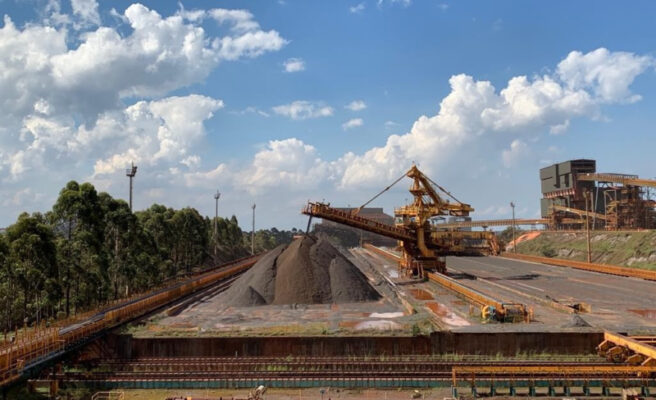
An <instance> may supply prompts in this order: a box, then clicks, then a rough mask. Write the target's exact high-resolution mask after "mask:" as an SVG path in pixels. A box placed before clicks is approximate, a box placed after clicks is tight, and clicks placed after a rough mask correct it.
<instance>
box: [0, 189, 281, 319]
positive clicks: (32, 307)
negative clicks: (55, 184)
mask: <svg viewBox="0 0 656 400" xmlns="http://www.w3.org/2000/svg"><path fill="white" fill-rule="evenodd" d="M261 232H262V233H260V232H258V235H257V236H258V251H260V250H265V249H269V248H271V247H270V246H272V245H274V244H276V243H278V242H280V241H282V240H285V239H289V240H291V234H288V233H283V232H278V231H276V230H272V231H261ZM249 249H250V245H249V246H248V247H247V246H246V244H245V241H244V234H243V232H242V231H241V229H240V228H239V224H238V222H237V219H236V218H235V217H234V216H233V217H232V218H230V219H223V218H218V219H217V220H216V221H210V220H209V219H207V218H203V217H202V216H201V215H200V214H199V213H198V211H196V210H195V209H193V208H184V209H181V210H174V209H172V208H167V207H165V206H163V205H159V204H154V205H153V206H151V207H150V208H149V209H147V210H145V211H140V212H137V213H132V211H131V210H130V208H129V206H128V204H127V203H126V202H125V201H123V200H119V199H114V198H112V197H111V196H110V195H109V194H107V193H97V192H96V189H95V188H94V187H93V185H91V184H89V183H83V184H78V183H77V182H75V181H71V182H69V183H67V184H66V186H65V187H64V188H63V189H62V190H61V191H60V193H59V197H58V198H57V201H56V202H55V204H54V205H53V209H52V211H50V212H48V213H46V214H45V215H42V214H39V213H36V214H32V215H29V214H27V213H23V214H21V215H20V216H19V217H18V220H17V221H16V223H14V224H13V225H11V226H10V227H9V228H7V231H6V233H5V234H0V326H1V327H2V328H0V331H11V330H14V329H15V328H16V327H20V326H22V325H23V324H24V323H27V324H33V323H38V322H41V321H42V320H47V321H51V320H54V319H57V318H62V317H65V316H68V315H70V314H73V313H78V312H82V311H86V310H88V309H91V308H94V307H97V306H99V305H102V304H105V303H107V302H108V301H110V300H114V299H118V298H122V297H126V296H130V295H132V294H134V293H137V292H141V291H145V290H148V289H150V288H152V287H154V286H157V285H159V284H161V283H162V282H163V281H165V280H167V279H170V278H174V277H177V276H180V275H186V274H189V273H191V272H193V271H195V270H199V269H201V268H202V267H203V266H204V265H206V264H215V263H221V262H225V261H229V260H231V259H234V258H237V257H242V256H245V255H247V254H248V253H249Z"/></svg>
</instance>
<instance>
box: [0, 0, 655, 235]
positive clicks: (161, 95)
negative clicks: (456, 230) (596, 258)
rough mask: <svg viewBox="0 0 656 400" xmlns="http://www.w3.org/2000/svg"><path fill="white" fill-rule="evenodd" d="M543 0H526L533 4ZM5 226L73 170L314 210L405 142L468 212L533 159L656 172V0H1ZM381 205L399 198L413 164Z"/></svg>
mask: <svg viewBox="0 0 656 400" xmlns="http://www.w3.org/2000/svg"><path fill="white" fill-rule="evenodd" d="M529 4H530V5H529ZM0 10H1V11H2V14H3V15H4V20H3V21H2V22H1V23H0V140H1V146H0V179H1V180H2V182H1V185H0V205H1V206H2V207H1V208H0V226H6V225H8V224H11V223H12V222H13V221H14V220H15V218H16V217H17V215H18V214H19V213H20V212H21V211H45V210H48V209H50V207H51V205H52V203H53V202H54V200H55V199H56V197H57V193H58V191H59V190H60V189H61V187H62V186H63V185H65V183H66V182H67V181H69V180H71V179H75V180H78V181H89V182H92V183H93V184H94V185H96V187H97V188H98V189H99V190H104V191H108V192H109V193H111V194H112V195H113V196H116V197H123V198H126V197H127V194H128V193H127V192H128V181H127V178H126V177H125V169H126V168H127V167H128V166H129V164H130V162H132V161H134V163H135V164H137V165H138V167H139V171H138V173H137V177H136V180H135V208H136V209H143V208H147V207H148V206H150V205H151V204H152V203H155V202H157V203H163V204H166V205H169V206H172V207H176V208H179V207H184V206H193V207H196V208H197V209H199V210H200V211H201V212H202V213H204V214H210V215H211V214H213V211H214V199H213V197H212V195H213V193H214V192H215V191H216V190H217V189H219V190H220V191H221V193H222V197H221V200H220V203H219V204H220V205H219V208H220V211H219V212H220V214H221V215H226V216H229V215H231V214H235V215H237V217H238V218H239V219H240V221H241V222H242V224H243V225H245V226H248V225H249V217H250V205H251V204H252V203H257V212H258V217H257V225H258V226H259V227H271V226H277V227H280V228H291V227H294V226H295V227H302V226H304V225H305V222H306V219H305V218H304V217H302V216H301V215H300V214H299V211H300V209H301V207H302V206H303V204H304V203H305V202H307V200H309V199H311V200H324V199H325V200H326V201H330V202H331V203H332V204H333V205H344V206H346V205H351V206H357V205H360V204H362V203H364V202H365V201H366V200H368V199H369V198H370V197H372V196H373V195H374V194H376V193H377V192H378V191H379V190H381V189H382V188H384V187H385V186H387V185H388V184H389V183H391V182H393V181H394V180H395V179H396V178H397V177H399V176H400V175H401V174H402V173H403V172H404V171H405V170H407V169H408V168H409V167H410V166H411V165H412V163H413V162H415V163H417V164H418V165H419V166H420V168H422V169H423V170H425V171H426V172H427V173H428V174H429V175H430V176H431V177H432V178H433V180H435V181H437V182H439V183H440V184H441V185H442V186H444V187H446V188H448V189H449V190H450V191H451V192H452V193H453V194H455V195H456V197H458V198H460V199H461V200H463V201H465V202H469V203H471V204H472V205H473V206H474V207H475V208H476V210H477V211H476V212H475V213H474V216H475V218H505V217H508V215H509V214H510V208H509V206H508V204H509V202H510V201H511V200H512V201H515V203H516V204H517V213H518V217H535V216H537V214H538V213H539V197H540V187H539V180H538V169H539V168H540V167H542V166H545V165H548V164H550V163H553V162H557V161H564V160H567V159H571V158H595V159H597V165H598V169H599V170H601V171H604V172H625V173H634V174H638V175H641V176H643V177H654V176H656V164H654V161H653V160H654V150H655V148H656V135H655V134H654V126H655V125H656V123H655V122H656V114H655V113H654V110H656V90H655V89H656V76H655V73H654V72H655V69H654V67H655V65H656V59H655V57H656V53H655V50H656V49H655V45H654V43H655V42H654V37H655V36H656V35H655V34H656V24H654V18H656V3H655V2H653V1H644V2H640V1H637V2H631V4H630V5H627V4H623V3H621V2H616V1H606V2H604V1H578V2H571V1H556V2H545V3H544V4H541V5H536V4H535V3H529V2H526V1H503V2H491V1H440V0H435V1H433V0H363V1H357V0H356V1H320V0H277V1H274V0H261V1H243V0H238V1H228V0H226V1H200V0H194V1H183V2H178V1H161V0H160V1H144V2H142V3H131V2H127V1H111V2H109V1H107V2H98V1H96V0H0ZM397 186H398V188H397V189H395V190H392V191H390V192H389V193H387V194H386V195H385V196H382V197H381V198H380V200H378V201H377V202H376V203H375V204H374V205H378V206H382V207H385V208H386V209H387V210H388V211H390V212H391V207H393V206H394V205H400V204H402V203H404V202H405V201H406V199H407V198H408V197H409V194H408V193H407V186H408V182H404V181H402V182H401V183H400V184H399V185H397Z"/></svg>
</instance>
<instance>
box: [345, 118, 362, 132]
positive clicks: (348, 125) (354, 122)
mask: <svg viewBox="0 0 656 400" xmlns="http://www.w3.org/2000/svg"><path fill="white" fill-rule="evenodd" d="M363 124H364V121H363V120H362V118H353V119H350V120H348V121H346V122H344V123H343V124H342V129H344V130H349V129H352V128H357V127H358V126H362V125H363Z"/></svg>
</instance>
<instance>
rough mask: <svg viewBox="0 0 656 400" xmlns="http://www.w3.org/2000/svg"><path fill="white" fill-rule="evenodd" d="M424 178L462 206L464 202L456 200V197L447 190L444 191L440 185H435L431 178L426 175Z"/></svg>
mask: <svg viewBox="0 0 656 400" xmlns="http://www.w3.org/2000/svg"><path fill="white" fill-rule="evenodd" d="M424 177H426V179H428V181H429V182H430V183H432V184H433V185H435V186H437V188H438V189H440V190H441V191H443V192H444V193H445V194H446V195H447V196H449V197H451V198H452V199H453V200H455V201H457V202H458V203H460V204H462V201H460V200H458V199H456V198H455V196H454V195H452V194H451V193H450V192H449V191H447V190H446V189H444V188H443V187H442V186H440V185H438V184H437V183H435V182H434V181H433V180H432V179H431V178H429V177H427V176H426V175H424Z"/></svg>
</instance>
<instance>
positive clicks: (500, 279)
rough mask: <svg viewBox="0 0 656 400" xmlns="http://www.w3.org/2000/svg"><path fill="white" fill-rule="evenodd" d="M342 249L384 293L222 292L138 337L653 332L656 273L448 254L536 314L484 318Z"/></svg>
mask: <svg viewBox="0 0 656 400" xmlns="http://www.w3.org/2000/svg"><path fill="white" fill-rule="evenodd" d="M345 255H347V257H348V258H349V259H350V260H351V262H353V263H354V264H355V265H356V266H357V267H358V268H359V269H360V270H361V271H362V272H363V273H364V274H365V275H366V277H367V279H368V280H369V282H370V284H371V285H372V286H373V287H374V288H375V289H376V291H378V292H379V293H380V294H381V295H382V298H381V300H378V301H375V302H363V303H345V304H333V305H321V304H318V305H267V306H257V307H230V306H227V305H225V304H223V303H222V301H221V296H220V295H218V296H210V297H208V298H204V299H201V300H200V301H199V302H197V303H195V304H193V305H192V306H191V307H189V308H187V309H185V310H184V311H183V312H181V313H180V314H179V315H177V316H171V317H169V316H166V315H165V314H163V313H162V314H159V315H157V316H154V317H152V318H151V319H150V320H149V321H147V323H145V324H139V325H135V326H132V327H131V328H130V329H129V331H130V332H131V333H133V334H134V335H135V336H138V337H152V336H166V337H170V336H276V335H290V336H291V335H294V336H297V335H300V336H311V335H326V334H329V335H353V334H357V335H363V334H364V335H412V334H417V333H429V332H430V331H432V330H453V331H481V332H505V331H571V330H585V329H591V330H597V331H598V330H599V329H609V330H614V331H621V332H627V331H628V332H633V333H656V282H649V281H644V280H640V279H635V278H625V277H618V276H612V275H606V274H599V273H595V272H589V271H582V270H576V269H571V268H563V267H556V266H548V265H543V264H535V263H529V262H524V261H517V260H509V259H504V258H500V257H449V258H448V259H447V267H448V269H449V272H450V273H451V274H452V276H453V277H454V278H456V279H457V280H458V281H459V282H460V283H462V284H463V285H465V286H468V287H470V288H473V289H475V290H477V291H479V292H482V293H484V294H487V295H489V296H491V297H493V298H495V299H498V300H500V301H504V302H509V303H522V304H526V305H527V306H529V307H531V308H532V310H533V313H534V321H533V322H531V323H530V324H526V323H514V324H510V323H506V324H500V323H483V322H482V321H481V319H480V310H479V309H478V308H477V307H474V306H471V305H470V304H469V303H468V302H466V301H465V300H463V299H462V298H460V297H458V296H457V295H456V294H454V293H453V292H451V291H449V290H446V289H444V288H442V287H440V286H438V285H437V284H435V283H432V282H417V281H412V280H409V279H407V278H404V277H401V276H399V274H398V272H397V268H396V265H395V264H394V263H393V262H391V261H389V260H387V259H385V258H383V257H381V256H379V255H377V254H373V253H371V252H369V251H366V250H364V249H359V248H356V249H351V250H350V252H348V253H346V252H345ZM551 301H557V302H561V303H565V304H574V303H586V304H588V305H589V306H590V312H587V313H581V314H579V315H580V316H581V317H582V318H583V320H584V321H585V323H587V324H589V325H590V326H591V327H587V328H586V327H580V326H576V325H572V324H571V317H572V314H569V313H566V312H563V311H560V310H557V309H555V308H553V307H551V306H549V302H551Z"/></svg>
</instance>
